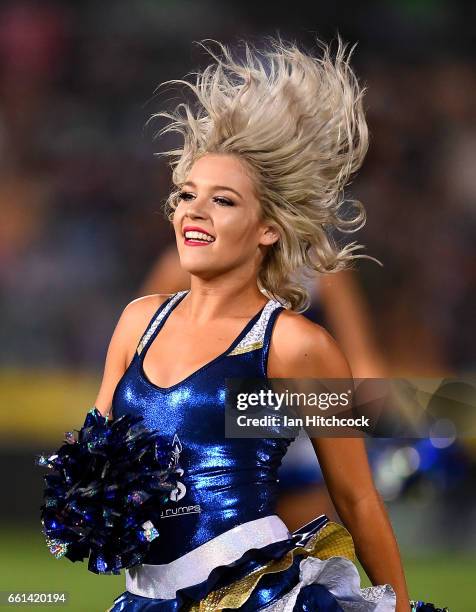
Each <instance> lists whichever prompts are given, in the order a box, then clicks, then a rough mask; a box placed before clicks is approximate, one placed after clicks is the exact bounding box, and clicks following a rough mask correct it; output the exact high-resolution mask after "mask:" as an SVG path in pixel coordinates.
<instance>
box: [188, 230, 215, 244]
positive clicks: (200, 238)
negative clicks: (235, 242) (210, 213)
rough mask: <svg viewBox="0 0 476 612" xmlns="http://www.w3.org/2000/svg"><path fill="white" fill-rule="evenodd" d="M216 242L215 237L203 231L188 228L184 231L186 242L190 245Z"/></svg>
mask: <svg viewBox="0 0 476 612" xmlns="http://www.w3.org/2000/svg"><path fill="white" fill-rule="evenodd" d="M213 242H215V238H213V236H210V235H208V234H204V233H203V232H198V231H191V230H188V231H186V232H185V233H184V244H187V245H189V246H207V245H209V244H212V243H213Z"/></svg>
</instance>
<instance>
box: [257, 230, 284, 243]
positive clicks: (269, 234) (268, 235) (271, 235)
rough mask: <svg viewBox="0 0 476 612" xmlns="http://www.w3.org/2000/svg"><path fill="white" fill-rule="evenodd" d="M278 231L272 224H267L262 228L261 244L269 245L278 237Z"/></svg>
mask: <svg viewBox="0 0 476 612" xmlns="http://www.w3.org/2000/svg"><path fill="white" fill-rule="evenodd" d="M280 237H281V236H280V233H279V231H278V230H277V228H276V227H274V226H273V225H268V226H266V227H265V228H264V231H263V235H262V237H261V244H264V245H267V246H271V245H272V244H274V243H275V242H278V240H279V239H280Z"/></svg>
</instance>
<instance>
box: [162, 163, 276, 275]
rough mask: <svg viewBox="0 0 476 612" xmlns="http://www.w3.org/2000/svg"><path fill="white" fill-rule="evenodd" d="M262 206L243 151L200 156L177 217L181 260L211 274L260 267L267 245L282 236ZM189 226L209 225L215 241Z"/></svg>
mask: <svg viewBox="0 0 476 612" xmlns="http://www.w3.org/2000/svg"><path fill="white" fill-rule="evenodd" d="M260 210H261V209H260V203H259V201H258V199H257V198H256V195H255V191H254V185H253V181H252V179H251V178H250V176H249V174H248V173H247V172H246V168H245V166H244V164H243V163H242V162H241V161H240V160H239V159H238V158H237V157H235V156H232V155H221V154H211V153H210V154H207V155H204V156H203V157H201V158H200V159H198V160H197V161H196V162H195V163H194V165H193V166H192V168H191V170H190V173H189V174H188V176H187V178H186V180H185V183H184V184H183V185H182V186H181V191H180V195H179V196H178V204H177V208H176V209H175V213H174V217H173V225H174V229H175V236H176V239H177V247H178V252H179V256H180V263H181V266H182V267H183V268H184V270H187V271H188V272H190V273H191V274H194V275H197V276H200V277H201V278H205V279H210V278H213V277H215V276H217V275H219V274H223V273H227V272H230V271H232V270H246V271H251V270H254V271H256V272H257V270H258V268H259V265H260V263H261V261H262V258H263V256H264V254H265V249H266V245H271V244H272V243H273V242H276V240H277V239H278V238H279V234H278V232H277V231H276V230H275V229H274V228H273V227H272V226H270V225H267V224H265V223H263V222H262V221H261V219H260ZM187 228H199V229H198V230H190V231H198V232H200V230H203V231H204V233H206V234H208V235H209V236H208V240H209V241H203V238H204V236H203V235H201V236H200V234H196V233H192V234H188V232H187ZM245 275H246V272H245Z"/></svg>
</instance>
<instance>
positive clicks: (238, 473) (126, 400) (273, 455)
mask: <svg viewBox="0 0 476 612" xmlns="http://www.w3.org/2000/svg"><path fill="white" fill-rule="evenodd" d="M185 295H186V293H184V294H183V296H181V297H180V298H179V299H178V300H177V301H176V302H175V304H173V306H172V308H171V309H170V310H169V311H168V312H167V314H166V315H165V316H164V317H163V319H162V320H161V321H160V323H159V325H158V326H157V328H156V329H155V330H154V332H153V333H152V335H151V336H150V338H149V339H148V341H147V342H146V344H144V346H143V348H142V350H141V352H140V353H138V352H136V353H135V354H134V358H133V360H132V361H131V363H130V365H129V367H128V368H127V370H126V372H125V373H124V375H123V377H122V378H121V380H120V381H119V383H118V385H117V387H116V390H115V392H114V397H113V402H112V412H113V417H114V418H117V417H119V416H121V415H123V414H126V413H130V414H134V415H140V416H142V417H143V418H144V425H146V426H147V427H150V428H151V429H158V430H160V432H161V433H162V434H163V435H164V436H166V437H167V436H169V437H170V440H171V441H173V443H174V445H175V446H176V449H177V455H178V456H179V464H180V466H181V467H182V468H183V469H184V475H183V477H182V478H181V482H182V484H183V489H182V490H181V492H180V499H179V500H177V501H176V502H169V504H168V505H167V506H166V508H165V510H164V511H163V513H162V516H161V519H160V520H159V524H158V526H157V527H158V529H159V533H160V535H159V537H158V538H156V540H154V541H153V542H152V543H151V548H150V551H149V553H148V555H147V557H146V558H145V559H144V563H146V564H164V563H169V562H171V561H173V560H175V559H177V558H178V557H180V556H182V555H184V554H185V553H187V552H189V551H191V550H193V549H194V548H196V547H197V546H200V545H201V544H204V543H205V542H207V541H208V540H210V539H212V538H214V537H216V536H218V535H220V534H221V533H223V532H225V531H227V530H229V529H231V528H233V527H235V526H236V525H239V524H241V523H244V522H246V521H251V520H254V519H257V518H260V517H263V516H267V515H270V514H274V513H275V504H276V498H277V490H278V485H277V480H278V479H277V471H278V468H279V466H280V464H281V460H282V457H283V456H284V454H285V453H286V450H287V447H288V445H289V443H290V442H291V440H292V439H291V438H286V439H283V438H274V439H262V438H260V439H238V438H228V439H227V438H225V434H224V405H225V379H226V378H233V377H236V378H240V377H241V378H245V377H251V378H266V363H267V353H268V349H269V342H270V338H271V331H272V327H273V324H274V321H275V320H276V317H277V315H278V313H279V312H280V311H281V310H284V307H283V306H278V307H277V308H276V309H274V310H273V311H272V312H271V315H270V318H269V320H268V324H267V326H266V328H265V331H264V341H263V346H262V347H261V348H257V349H255V350H251V351H248V352H244V353H242V354H235V355H228V353H229V352H230V351H231V350H232V349H233V348H234V347H235V346H236V345H237V344H238V343H239V342H240V340H241V339H242V338H244V337H245V335H246V334H247V332H248V331H249V330H250V329H251V328H252V327H253V325H254V324H255V323H256V322H257V321H258V319H259V317H260V314H261V312H262V311H263V309H264V307H263V308H262V309H261V310H260V311H259V312H258V313H256V315H255V316H254V317H253V318H252V319H251V320H250V321H249V322H248V324H247V325H246V326H245V328H244V329H243V330H242V332H241V333H240V334H239V336H238V337H237V338H236V339H235V341H234V342H233V343H232V344H231V346H230V347H229V348H228V349H227V350H226V351H224V352H223V353H222V354H221V355H220V356H218V357H216V358H215V359H213V360H212V361H210V362H209V363H208V364H206V365H205V366H203V367H201V368H200V369H198V370H197V371H195V372H194V373H193V374H191V375H190V376H188V377H187V378H186V379H185V380H183V381H181V382H179V383H177V384H174V385H172V386H170V387H167V388H163V387H159V386H157V385H155V384H154V383H152V382H151V381H150V380H148V378H147V376H146V374H145V372H144V369H143V365H142V364H143V360H144V357H145V355H146V353H147V350H148V348H149V347H150V345H151V344H152V342H153V341H154V339H155V338H156V336H157V334H158V333H159V332H160V329H161V328H162V327H163V325H164V324H165V321H166V320H167V318H168V317H169V316H170V314H171V313H172V312H173V309H174V308H175V307H176V306H177V305H178V304H179V303H180V301H181V300H182V299H183V298H184V297H185ZM172 298H173V296H172V297H171V298H169V299H168V300H166V301H165V302H164V303H163V304H161V306H160V307H159V309H158V310H157V312H156V313H155V315H154V317H153V318H152V320H151V322H150V324H149V326H148V328H147V330H146V332H145V334H146V333H147V331H148V330H149V329H150V327H151V325H152V323H153V321H154V320H155V319H156V317H157V316H158V314H159V313H160V312H161V310H162V309H164V308H165V307H166V305H167V304H168V302H169V301H170V300H171V299H172ZM145 334H144V335H145Z"/></svg>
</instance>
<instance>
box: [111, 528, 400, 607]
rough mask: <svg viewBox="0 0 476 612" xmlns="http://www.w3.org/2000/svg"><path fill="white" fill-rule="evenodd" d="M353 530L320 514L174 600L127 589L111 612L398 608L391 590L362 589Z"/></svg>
mask: <svg viewBox="0 0 476 612" xmlns="http://www.w3.org/2000/svg"><path fill="white" fill-rule="evenodd" d="M355 560H356V557H355V552H354V545H353V541H352V538H351V536H350V534H349V532H348V531H347V530H346V529H345V528H344V527H342V526H341V525H338V524H337V523H333V522H330V521H329V520H328V519H327V517H323V516H321V517H317V518H316V519H314V520H313V521H311V522H310V523H308V524H307V525H305V526H304V527H301V528H300V529H298V530H296V531H295V532H293V533H292V534H290V537H289V538H287V539H285V540H281V541H278V542H273V543H271V544H269V545H267V546H264V547H263V548H252V549H249V550H247V551H246V552H245V554H243V555H242V556H241V557H240V558H239V559H237V560H236V561H233V562H232V563H229V564H227V565H219V566H217V567H215V568H214V569H213V570H212V571H211V572H210V574H209V575H208V577H207V579H206V580H204V581H202V582H200V583H198V584H193V585H191V586H187V587H185V588H181V589H179V590H178V591H177V592H176V594H175V595H176V596H175V598H173V599H155V598H150V597H143V596H141V595H139V594H136V593H132V592H130V591H125V592H124V593H122V594H121V595H120V596H119V597H118V598H117V599H116V600H115V601H114V604H113V606H112V607H111V608H109V610H108V611H107V612H176V611H185V610H187V611H189V612H204V611H207V612H209V611H210V612H211V611H218V610H240V611H242V612H257V611H258V610H259V611H263V612H291V611H301V612H311V611H319V612H331V611H332V612H351V611H352V612H394V610H395V606H396V597H395V592H394V590H393V588H392V587H391V586H390V585H388V584H385V585H379V586H373V587H367V588H364V589H362V588H361V586H360V576H359V573H358V571H357V568H356V566H355V565H354V562H355Z"/></svg>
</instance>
